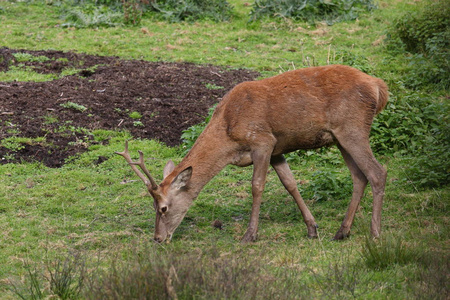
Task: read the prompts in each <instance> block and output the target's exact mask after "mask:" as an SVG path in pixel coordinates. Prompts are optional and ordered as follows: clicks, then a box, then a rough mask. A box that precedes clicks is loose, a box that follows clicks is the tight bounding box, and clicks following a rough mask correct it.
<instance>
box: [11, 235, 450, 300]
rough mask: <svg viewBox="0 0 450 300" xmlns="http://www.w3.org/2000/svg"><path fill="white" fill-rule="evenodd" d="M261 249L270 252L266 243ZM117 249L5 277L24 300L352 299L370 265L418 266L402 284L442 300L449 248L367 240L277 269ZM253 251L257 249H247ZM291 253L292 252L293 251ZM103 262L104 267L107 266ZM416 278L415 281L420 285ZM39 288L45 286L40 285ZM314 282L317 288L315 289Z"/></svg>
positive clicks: (144, 248) (369, 282) (208, 253)
mask: <svg viewBox="0 0 450 300" xmlns="http://www.w3.org/2000/svg"><path fill="white" fill-rule="evenodd" d="M265 250H266V251H270V250H268V249H265ZM125 251H126V253H123V254H122V256H121V257H117V254H114V255H106V256H103V258H102V259H101V260H96V259H90V258H89V256H88V255H87V254H86V253H83V251H74V252H71V253H68V254H67V255H65V256H60V257H51V259H50V258H47V260H46V262H45V264H44V265H42V266H40V267H38V266H37V265H33V264H32V263H30V262H26V263H25V264H26V267H27V270H28V272H27V275H26V276H25V278H24V279H23V281H16V280H12V279H11V280H10V285H11V289H12V290H13V291H14V292H15V294H16V295H18V296H19V297H20V298H22V299H44V298H45V297H47V296H48V295H49V294H52V295H56V296H58V297H59V298H60V299H76V298H83V299H299V298H300V299H303V298H307V299H310V298H319V299H322V298H323V299H349V298H367V297H368V298H370V295H371V292H372V291H373V290H374V289H379V288H380V286H379V283H376V281H374V280H373V276H375V275H374V273H371V272H372V271H383V270H387V271H389V269H390V268H391V267H392V266H397V265H398V266H403V265H408V264H416V270H417V272H416V274H410V276H412V277H414V280H411V281H410V283H409V284H408V286H407V288H408V289H409V290H410V293H409V295H410V296H412V297H413V298H414V299H447V296H448V295H449V290H448V285H447V284H446V281H447V271H448V270H449V268H450V265H449V259H448V258H449V257H448V253H447V254H446V253H435V252H424V251H423V246H422V245H414V246H411V245H408V246H407V245H406V244H405V243H404V242H403V239H402V238H401V237H395V238H394V237H388V238H383V239H382V240H381V241H380V242H378V243H376V242H374V241H373V240H371V239H370V238H367V240H366V243H365V244H364V245H363V248H362V252H361V256H360V258H358V259H357V260H356V262H349V257H350V254H348V253H347V254H345V251H344V254H342V256H341V257H335V258H334V259H333V260H334V262H333V263H331V264H330V265H323V266H321V267H319V268H318V269H314V270H313V269H296V268H295V267H293V268H274V267H272V266H271V265H270V264H269V265H267V264H265V263H263V262H261V261H260V260H258V259H253V258H252V256H249V255H248V253H240V252H242V251H248V249H247V250H238V251H237V252H235V253H228V254H225V255H224V254H223V253H221V252H220V251H219V249H217V248H216V247H210V248H206V249H197V251H193V252H185V251H183V250H182V249H178V250H175V251H171V252H166V251H165V250H164V249H163V248H162V247H159V246H158V245H156V244H154V243H153V242H148V241H141V242H139V243H134V244H131V245H129V247H128V249H126V250H125ZM251 251H252V252H253V255H255V256H258V251H261V253H262V252H264V249H260V250H256V249H254V250H251ZM292 254H294V253H291V255H292ZM105 267H106V268H105ZM417 282H419V284H417ZM44 286H48V287H49V288H48V289H47V290H44ZM312 286H315V288H312Z"/></svg>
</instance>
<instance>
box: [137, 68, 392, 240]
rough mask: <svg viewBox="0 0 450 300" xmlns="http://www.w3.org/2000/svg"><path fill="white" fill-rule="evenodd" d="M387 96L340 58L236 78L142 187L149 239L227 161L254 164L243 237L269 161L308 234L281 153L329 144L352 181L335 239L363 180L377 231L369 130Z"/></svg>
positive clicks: (377, 192)
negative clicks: (151, 207) (200, 126)
mask: <svg viewBox="0 0 450 300" xmlns="http://www.w3.org/2000/svg"><path fill="white" fill-rule="evenodd" d="M387 100H388V89H387V86H386V84H385V83H384V82H383V81H382V80H381V79H378V78H374V77H372V76H369V75H367V74H365V73H363V72H361V71H359V70H357V69H354V68H351V67H348V66H342V65H331V66H324V67H312V68H305V69H299V70H294V71H289V72H286V73H283V74H280V75H278V76H275V77H271V78H267V79H263V80H258V81H251V82H243V83H241V84H238V85H237V86H236V87H235V88H233V89H232V90H231V91H230V92H228V93H227V94H226V95H225V96H224V98H223V100H222V101H221V102H220V103H219V105H218V106H217V108H216V110H215V112H214V114H213V116H212V118H211V121H210V122H209V124H208V125H207V127H206V128H205V130H204V131H203V133H202V134H201V135H200V136H199V138H198V139H197V141H196V143H195V144H194V146H193V147H192V149H191V151H190V152H189V153H188V154H187V155H186V157H185V158H184V159H183V160H182V161H181V162H180V164H179V165H178V166H174V165H173V164H172V165H171V166H169V167H167V168H166V169H165V172H164V173H165V178H164V180H163V182H162V183H161V184H160V185H159V186H156V185H152V187H151V188H149V191H150V193H151V195H152V196H153V198H154V199H155V203H154V204H155V208H156V212H157V216H156V219H157V222H156V230H155V239H156V240H157V241H163V240H165V239H166V238H167V237H169V238H170V237H171V235H172V233H173V231H174V230H175V229H176V227H177V226H178V225H179V224H180V223H181V220H182V219H183V217H184V215H185V213H186V211H187V209H188V207H189V206H190V205H191V203H192V200H194V199H195V198H196V197H197V196H198V194H199V192H200V191H201V189H202V188H203V186H204V185H205V184H206V183H207V182H208V181H209V180H210V179H211V178H212V177H214V176H215V175H216V174H217V173H218V172H219V171H220V170H221V169H223V168H224V167H225V166H226V165H228V164H234V165H238V166H248V165H251V164H253V168H254V172H253V178H252V196H253V205H252V213H251V216H250V222H249V226H248V228H247V231H246V233H245V235H244V237H243V239H242V240H243V241H244V242H248V241H254V240H255V239H256V236H257V228H258V217H259V208H260V205H261V198H262V192H263V190H264V184H265V180H266V174H267V169H268V167H269V165H272V167H273V168H274V169H275V171H276V172H277V174H278V176H279V178H280V180H281V182H282V183H283V185H284V186H285V187H286V189H287V190H288V192H289V193H290V194H291V195H292V196H293V198H294V200H295V201H296V203H297V205H298V207H299V209H300V211H301V213H302V215H303V218H304V221H305V223H306V225H307V229H308V236H310V237H316V236H317V224H316V222H315V220H314V218H313V216H312V214H311V213H310V211H309V210H308V208H307V207H306V205H305V203H304V201H303V199H302V198H301V196H300V193H299V192H298V188H297V184H296V181H295V179H294V177H293V175H292V172H291V171H290V169H289V166H288V165H287V163H286V161H285V160H284V157H283V154H285V153H288V152H291V151H295V150H298V149H314V148H320V147H324V146H329V145H332V144H336V145H337V146H338V148H339V150H340V151H341V153H342V155H343V157H344V160H345V162H346V164H347V166H348V168H349V170H350V172H351V174H352V180H353V195H352V200H351V202H350V205H349V209H348V211H347V214H346V216H345V218H344V221H343V223H342V225H341V228H340V229H339V230H338V232H337V233H336V235H335V239H342V238H344V237H346V236H348V235H349V233H350V227H351V224H352V222H353V218H354V215H355V212H356V209H357V207H358V205H359V203H360V201H361V198H362V196H363V193H364V189H365V187H366V185H367V182H370V183H371V187H372V191H373V196H374V202H373V203H374V204H373V214H372V224H371V232H372V235H374V236H378V235H379V234H380V231H381V206H382V201H383V195H384V188H385V181H386V171H385V169H384V168H383V167H382V166H381V165H380V164H379V163H378V162H377V160H376V159H375V157H374V156H373V154H372V151H371V149H370V145H369V133H370V127H371V124H372V122H373V118H374V117H375V115H376V114H377V113H379V112H380V111H381V110H382V109H383V108H384V107H385V105H386V103H387ZM138 175H139V174H138ZM147 176H149V175H147ZM141 178H142V177H141ZM151 181H152V180H151ZM161 208H163V209H161ZM160 228H163V229H160Z"/></svg>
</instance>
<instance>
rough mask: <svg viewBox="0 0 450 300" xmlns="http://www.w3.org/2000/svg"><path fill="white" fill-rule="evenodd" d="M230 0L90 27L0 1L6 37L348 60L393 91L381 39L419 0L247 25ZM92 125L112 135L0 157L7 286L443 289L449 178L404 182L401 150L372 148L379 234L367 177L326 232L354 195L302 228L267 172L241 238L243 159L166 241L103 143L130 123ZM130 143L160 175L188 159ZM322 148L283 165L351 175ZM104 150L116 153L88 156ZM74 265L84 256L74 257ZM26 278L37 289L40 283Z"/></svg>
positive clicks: (134, 49) (354, 292)
mask: <svg viewBox="0 0 450 300" xmlns="http://www.w3.org/2000/svg"><path fill="white" fill-rule="evenodd" d="M230 2H232V3H233V4H234V5H235V7H236V11H237V12H238V13H237V15H236V16H235V17H234V19H233V20H232V21H231V22H226V23H219V24H216V23H210V22H197V23H192V24H190V23H181V24H179V23H176V24H169V23H166V22H162V21H153V20H151V19H145V18H144V19H143V20H142V24H141V25H140V26H139V27H114V28H99V29H74V28H63V27H62V26H60V25H61V23H62V21H61V20H59V19H58V14H57V8H56V7H55V6H51V5H42V4H39V3H14V2H0V8H1V9H0V46H6V47H10V48H25V49H39V50H42V49H57V50H67V51H69V50H70V51H77V52H85V53H90V54H98V55H117V56H120V57H124V58H136V59H137V58H138V59H145V60H151V61H157V60H165V61H191V62H195V63H201V64H205V63H210V64H217V65H224V66H230V67H236V68H237V67H239V68H241V67H246V68H251V69H255V70H258V71H262V72H263V74H264V76H269V75H272V74H276V73H278V72H281V71H285V70H289V69H293V68H299V67H303V66H307V65H314V64H320V65H323V64H327V63H328V62H329V63H340V62H342V60H343V59H349V58H351V59H355V60H358V63H359V67H360V68H361V69H367V70H366V71H370V73H372V74H375V75H376V76H378V77H380V78H383V79H385V80H386V81H387V82H388V84H389V85H390V87H391V90H392V91H393V92H394V95H393V97H394V98H396V97H399V95H396V94H395V93H397V92H399V90H400V89H399V88H398V86H399V85H400V84H399V83H398V82H399V81H401V78H402V75H403V72H405V70H406V69H407V68H406V59H404V58H403V57H402V56H392V55H390V54H388V53H387V50H386V48H385V45H384V40H383V37H384V36H385V35H386V31H387V28H388V27H389V25H390V24H391V22H392V20H393V19H394V18H395V17H397V16H398V15H399V14H400V13H401V12H402V11H403V10H404V9H405V8H406V7H409V6H411V5H414V3H410V2H408V1H381V2H380V9H378V10H376V11H374V12H373V13H372V14H370V15H364V16H362V17H360V18H359V19H358V20H357V21H354V22H343V23H337V24H335V25H333V26H331V27H329V26H325V25H320V24H319V25H317V26H312V25H308V24H305V23H294V22H290V21H279V22H275V21H267V22H258V23H254V24H253V23H248V22H247V15H248V12H249V10H250V8H249V7H248V6H245V5H244V1H238V0H235V1H230ZM30 76H31V75H30V74H27V73H25V74H17V73H9V74H0V78H1V79H0V80H2V81H9V80H14V79H18V80H40V79H39V78H35V77H30ZM42 80H45V79H42ZM94 135H95V136H96V137H97V138H98V139H101V138H102V137H104V136H108V137H111V140H110V143H109V145H107V146H93V147H92V148H91V151H89V152H87V153H85V154H83V155H82V156H81V157H80V158H78V159H76V160H73V161H72V162H70V163H68V164H66V165H65V166H64V167H62V168H60V169H49V168H46V167H43V166H42V165H39V164H16V165H12V164H7V165H1V166H0V178H1V181H0V199H1V200H0V228H1V235H0V253H1V255H0V280H1V286H0V294H3V295H4V296H3V297H5V298H17V297H18V296H17V295H18V294H23V295H28V294H33V295H38V296H36V298H39V297H40V296H39V292H37V290H39V291H41V290H42V297H45V295H48V294H51V293H54V292H50V290H52V291H54V286H55V282H61V281H62V280H59V281H58V280H55V279H54V278H56V277H58V276H60V277H63V278H66V279H67V278H69V279H70V278H72V277H71V276H73V278H72V279H71V280H69V286H71V287H72V288H74V289H75V288H76V279H77V278H78V277H79V276H80V274H83V276H85V278H87V280H86V281H87V282H89V284H88V285H87V286H88V287H89V290H90V294H83V295H84V296H83V297H87V298H89V297H91V298H100V297H101V296H104V297H107V296H105V295H109V296H111V293H109V294H108V291H116V292H118V293H119V294H121V295H129V297H130V298H131V297H132V296H131V295H135V297H136V295H138V293H139V292H136V291H134V294H133V291H131V290H132V288H131V286H134V284H135V283H136V282H139V284H140V287H141V288H142V289H141V291H142V290H145V289H144V287H145V288H148V289H149V290H151V291H152V293H155V294H154V295H162V294H164V295H166V294H167V295H169V296H170V295H172V296H171V297H174V295H173V294H171V292H170V288H171V287H173V288H174V290H175V293H177V295H178V297H179V298H181V299H203V298H209V299H212V298H230V299H235V298H240V299H246V298H254V297H256V298H264V297H272V298H281V299H298V298H324V299H330V298H336V299H347V298H351V297H354V298H358V299H367V298H374V299H379V298H380V299H385V298H388V299H389V298H436V299H440V298H442V299H445V298H447V297H448V288H447V281H448V270H449V268H448V253H449V252H448V251H449V248H448V247H449V232H448V228H449V226H448V225H449V224H448V223H449V219H448V213H447V212H448V209H447V204H448V199H449V198H450V197H449V196H450V195H449V189H448V187H443V188H439V189H429V190H419V189H417V187H416V186H415V185H414V184H411V182H410V181H408V177H409V174H407V173H406V172H405V171H404V170H405V159H404V158H402V157H400V156H396V155H385V156H382V155H377V157H378V158H379V160H380V162H381V163H382V164H383V165H384V166H385V167H386V168H387V169H388V170H389V178H388V185H387V188H386V196H385V205H384V211H383V230H384V232H383V237H382V239H381V240H380V241H378V242H375V243H374V242H372V241H371V240H370V239H368V238H367V233H368V229H369V224H370V217H371V200H372V197H371V191H370V189H367V190H366V195H365V197H364V199H363V201H362V204H361V208H360V210H359V211H358V212H357V216H356V220H355V223H354V225H353V229H352V236H351V237H350V238H349V239H347V240H345V241H343V242H335V241H331V238H332V237H333V235H334V233H335V232H336V230H337V229H338V227H339V225H340V222H341V221H342V219H343V217H344V214H345V211H346V207H347V204H348V200H349V199H348V198H349V195H348V193H347V194H346V193H344V194H343V195H340V194H339V195H340V196H338V197H337V199H334V200H332V201H331V200H328V201H325V200H324V201H314V200H307V204H308V205H309V207H310V209H311V211H312V213H313V215H314V216H315V218H316V221H317V222H318V223H319V225H320V228H319V238H318V239H315V240H310V239H307V238H306V228H305V226H304V224H303V222H302V220H301V216H300V213H299V211H298V209H297V208H296V206H295V204H294V203H293V201H291V199H290V197H289V195H288V194H287V193H286V192H285V191H284V189H283V187H282V185H281V184H280V183H279V181H278V179H277V178H276V175H275V174H274V172H273V171H272V172H271V173H270V174H269V177H268V183H267V186H266V190H265V194H264V202H263V205H262V210H261V217H260V230H259V239H258V241H257V242H256V243H253V244H249V245H242V244H240V243H239V239H240V238H241V237H242V235H243V234H244V233H245V229H246V226H247V222H248V218H249V214H250V210H251V191H250V179H251V168H237V167H227V168H226V169H225V170H223V171H222V172H221V173H220V174H219V175H218V176H217V177H216V178H214V179H213V180H212V181H211V182H210V183H209V184H208V185H207V186H206V187H205V189H204V190H203V192H202V193H201V194H200V196H199V198H198V200H197V201H196V202H195V204H194V205H193V206H192V207H191V209H190V210H189V212H188V214H187V216H186V218H185V219H184V221H183V223H182V224H181V226H180V227H179V228H178V229H177V231H176V232H175V235H174V237H173V241H172V243H170V244H164V245H155V244H153V243H152V242H151V236H152V233H153V229H154V226H153V219H154V212H153V209H152V205H151V199H150V198H149V197H148V196H147V195H146V192H145V189H144V187H143V186H142V183H141V182H138V181H132V182H127V183H126V184H123V183H124V182H123V181H124V179H126V180H131V179H133V180H134V179H136V178H135V176H134V174H133V173H132V172H131V170H129V167H128V166H126V165H125V163H124V162H123V159H121V158H120V157H115V156H114V155H113V154H112V153H113V152H114V151H118V150H121V149H122V147H123V142H124V141H125V140H126V139H127V138H129V136H128V135H127V133H122V132H119V133H118V132H105V131H101V132H94ZM130 147H131V149H130V150H131V151H133V152H136V151H137V150H138V149H141V150H143V151H144V153H148V154H149V156H151V157H153V158H154V159H152V160H151V165H150V166H149V168H150V171H151V172H152V173H153V174H155V176H156V177H157V180H158V179H161V177H162V168H163V166H164V164H165V162H166V161H167V160H168V159H173V160H174V161H175V162H178V161H180V160H181V158H182V156H181V153H182V149H178V148H168V147H165V146H164V145H161V144H159V143H156V142H154V141H145V140H142V141H133V142H132V144H131V145H130ZM330 155H331V156H332V159H323V158H317V157H315V156H308V157H306V158H304V159H299V158H297V157H295V156H292V157H290V158H291V162H290V165H291V167H292V169H293V172H294V175H295V176H296V178H297V179H298V180H299V182H300V181H301V180H302V181H305V180H306V181H309V180H311V178H312V174H313V173H314V172H316V171H318V170H319V171H320V170H322V169H324V168H325V169H330V168H333V169H334V170H336V172H339V173H340V174H345V176H346V178H347V180H348V181H350V176H349V174H348V171H347V169H346V167H345V165H344V164H343V162H342V161H341V160H340V158H335V157H338V153H337V152H336V151H334V152H331V154H330ZM99 156H105V157H108V158H110V159H108V160H107V161H106V162H105V163H103V164H100V165H95V164H94V163H93V162H94V161H95V160H96V159H97V158H98V157H99ZM343 176H344V175H343ZM215 220H220V221H221V222H222V223H223V229H222V230H218V229H217V228H214V227H213V226H212V225H211V224H212V222H213V221H215ZM97 259H98V260H97ZM58 263H59V264H58ZM71 265H74V266H77V267H78V268H75V267H74V268H72V269H70V266H71ZM82 266H87V267H86V270H88V271H86V272H85V271H83V270H84V269H83V267H82ZM68 270H69V271H68ZM92 274H96V275H95V276H94V275H92ZM56 275H58V276H56ZM60 277H58V278H60ZM74 278H75V279H74ZM97 278H100V279H97ZM130 278H132V280H131V281H130ZM34 279H36V280H35V281H33V280H34ZM102 280H103V281H102ZM10 282H13V283H14V285H13V286H15V287H16V288H17V291H16V292H14V291H13V290H14V288H12V286H11V285H10ZM33 282H35V285H34V286H39V288H38V289H35V290H34V292H33V289H32V288H31V287H33ZM255 282H259V284H257V285H255ZM255 286H256V287H257V288H255ZM137 289H138V290H139V288H137ZM85 290H86V285H85V288H84V291H85ZM83 293H85V292H83ZM158 293H159V294H158ZM74 294H76V293H75V292H74ZM148 295H153V294H151V293H150V292H149V294H148ZM124 297H125V296H124ZM63 298H64V297H63ZM68 298H71V297H70V295H69V297H68ZM107 298H109V297H107ZM154 298H157V296H154Z"/></svg>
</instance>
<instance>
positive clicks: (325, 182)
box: [302, 168, 353, 201]
mask: <svg viewBox="0 0 450 300" xmlns="http://www.w3.org/2000/svg"><path fill="white" fill-rule="evenodd" d="M352 187H353V185H352V180H351V178H350V174H349V173H348V172H345V173H342V172H339V171H338V170H336V169H331V168H330V169H324V170H319V171H316V172H314V173H313V174H312V178H311V180H310V182H309V184H308V185H307V186H306V187H304V188H303V192H302V194H303V195H304V196H305V197H306V198H309V199H314V200H316V201H328V200H336V199H345V198H348V197H350V196H351V193H352Z"/></svg>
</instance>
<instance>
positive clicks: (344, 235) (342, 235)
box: [333, 230, 350, 241]
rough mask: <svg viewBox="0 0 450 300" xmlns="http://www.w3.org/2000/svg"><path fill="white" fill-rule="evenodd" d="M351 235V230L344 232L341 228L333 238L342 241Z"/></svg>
mask: <svg viewBox="0 0 450 300" xmlns="http://www.w3.org/2000/svg"><path fill="white" fill-rule="evenodd" d="M349 236H350V231H349V232H343V231H342V230H339V231H338V232H337V233H336V235H335V236H334V238H333V240H335V241H341V240H343V239H346V238H348V237H349Z"/></svg>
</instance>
